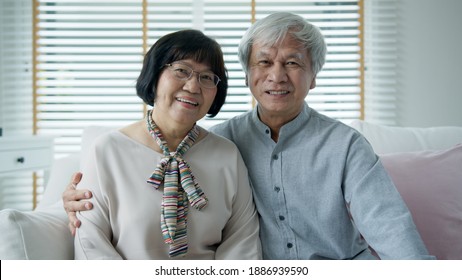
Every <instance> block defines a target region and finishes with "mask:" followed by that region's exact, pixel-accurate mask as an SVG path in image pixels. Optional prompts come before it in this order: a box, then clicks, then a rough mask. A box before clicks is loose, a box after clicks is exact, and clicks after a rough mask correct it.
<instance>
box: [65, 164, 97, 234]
mask: <svg viewBox="0 0 462 280" xmlns="http://www.w3.org/2000/svg"><path fill="white" fill-rule="evenodd" d="M82 175H83V174H82V173H80V172H76V173H74V174H73V175H72V178H71V181H70V182H69V184H68V185H67V187H66V190H65V191H64V192H63V205H64V209H65V210H66V213H67V216H68V218H69V230H70V231H71V233H72V235H74V236H75V231H76V229H77V228H78V227H80V224H81V222H80V220H79V219H78V218H77V216H76V212H77V211H86V210H90V209H92V208H93V204H92V203H91V202H89V201H86V200H82V199H88V198H91V197H92V193H91V192H90V191H89V190H76V189H75V188H76V187H77V184H78V183H80V180H82Z"/></svg>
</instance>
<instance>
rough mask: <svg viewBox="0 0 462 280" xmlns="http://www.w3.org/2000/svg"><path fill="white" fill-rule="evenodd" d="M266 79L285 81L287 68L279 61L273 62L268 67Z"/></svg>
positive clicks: (275, 81)
mask: <svg viewBox="0 0 462 280" xmlns="http://www.w3.org/2000/svg"><path fill="white" fill-rule="evenodd" d="M268 80H269V81H271V82H274V83H281V82H287V69H286V68H285V67H284V65H282V64H280V63H275V64H273V65H272V66H271V67H270V68H269V69H268Z"/></svg>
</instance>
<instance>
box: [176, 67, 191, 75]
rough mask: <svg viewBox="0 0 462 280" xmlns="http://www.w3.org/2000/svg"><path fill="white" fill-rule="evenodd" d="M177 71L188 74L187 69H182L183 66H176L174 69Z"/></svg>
mask: <svg viewBox="0 0 462 280" xmlns="http://www.w3.org/2000/svg"><path fill="white" fill-rule="evenodd" d="M175 71H177V72H178V73H181V74H188V70H186V69H183V68H176V70H175Z"/></svg>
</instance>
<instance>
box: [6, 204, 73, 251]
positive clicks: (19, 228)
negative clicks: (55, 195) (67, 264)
mask: <svg viewBox="0 0 462 280" xmlns="http://www.w3.org/2000/svg"><path fill="white" fill-rule="evenodd" d="M0 228H1V229H2V234H0V259H2V260H38V259H40V260H56V259H73V258H74V246H73V245H74V243H73V237H72V235H71V234H70V231H69V229H68V227H67V215H66V212H65V211H64V209H63V206H62V203H59V202H58V203H56V204H55V205H52V206H50V207H47V208H46V209H45V210H42V211H28V212H25V211H18V210H13V209H6V210H2V211H0Z"/></svg>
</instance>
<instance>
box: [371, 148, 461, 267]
mask: <svg viewBox="0 0 462 280" xmlns="http://www.w3.org/2000/svg"><path fill="white" fill-rule="evenodd" d="M380 158H381V160H382V163H383V165H384V167H385V169H386V170H387V171H388V173H389V174H390V176H391V178H392V180H393V182H394V183H395V185H396V188H397V189H398V191H399V193H400V194H401V196H402V197H403V199H404V201H405V202H406V204H407V206H408V208H409V210H410V211H411V214H412V217H413V219H414V222H415V224H416V226H417V229H418V231H419V233H420V235H421V237H422V239H423V241H424V243H425V245H426V246H427V249H428V251H429V252H430V254H432V255H434V256H436V257H437V258H438V259H458V260H461V259H462V144H458V145H457V146H455V147H453V148H451V149H448V150H444V151H421V152H408V153H396V154H385V155H381V156H380Z"/></svg>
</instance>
